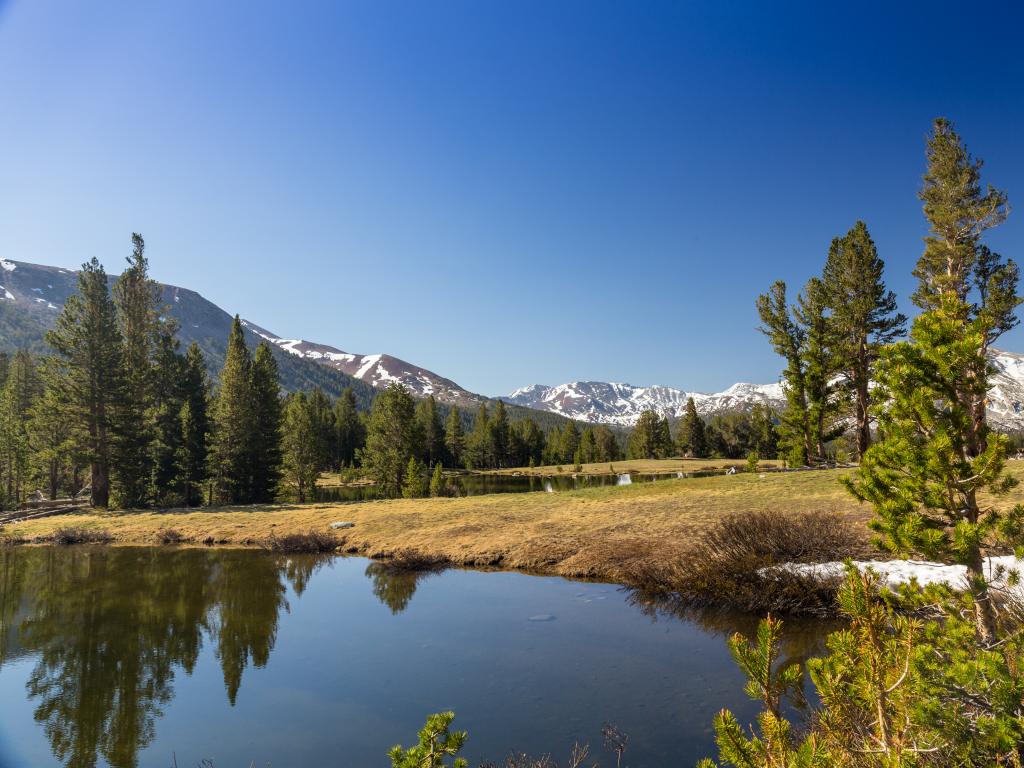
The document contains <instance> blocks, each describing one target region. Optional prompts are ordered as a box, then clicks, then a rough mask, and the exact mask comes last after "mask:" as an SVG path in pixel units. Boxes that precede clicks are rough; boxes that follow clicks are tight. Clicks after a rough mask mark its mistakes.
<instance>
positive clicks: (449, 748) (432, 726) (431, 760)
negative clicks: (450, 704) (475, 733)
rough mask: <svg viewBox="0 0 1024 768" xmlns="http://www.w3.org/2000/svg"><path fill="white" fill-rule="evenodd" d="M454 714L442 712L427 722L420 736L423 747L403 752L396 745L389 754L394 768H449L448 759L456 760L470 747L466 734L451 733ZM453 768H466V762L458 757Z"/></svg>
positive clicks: (420, 745)
mask: <svg viewBox="0 0 1024 768" xmlns="http://www.w3.org/2000/svg"><path fill="white" fill-rule="evenodd" d="M454 719H455V713H454V712H439V713H438V714H436V715H430V717H428V718H427V723H426V725H424V726H423V729H422V730H421V731H420V732H419V744H417V745H416V746H413V747H409V749H402V746H401V745H400V744H396V745H395V746H394V747H392V748H391V751H390V752H388V757H389V758H391V768H445V765H446V764H445V758H446V757H455V756H456V755H457V754H458V753H459V750H461V749H462V747H463V746H464V745H465V743H466V732H465V731H450V730H449V729H450V728H451V724H452V720H454ZM451 765H452V768H466V766H467V765H468V763H467V762H466V760H465V759H464V758H461V757H456V758H455V760H454V761H453V762H452V764H451Z"/></svg>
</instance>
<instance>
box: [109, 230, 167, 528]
mask: <svg viewBox="0 0 1024 768" xmlns="http://www.w3.org/2000/svg"><path fill="white" fill-rule="evenodd" d="M145 248H146V244H145V242H144V241H143V239H142V236H141V235H140V234H138V233H137V232H136V233H133V234H132V255H131V256H129V257H128V268H127V269H125V271H124V272H123V273H122V274H121V276H120V277H119V278H118V279H117V281H116V282H115V283H114V292H113V296H114V304H115V306H116V307H117V320H118V327H119V328H120V331H121V343H122V348H123V351H122V353H121V365H122V379H123V382H124V385H123V390H122V392H123V397H122V398H121V399H120V400H119V402H118V405H119V407H118V408H117V411H116V414H115V418H116V421H115V426H116V432H117V441H116V443H115V448H116V454H115V455H116V462H115V469H116V471H115V472H114V478H113V480H114V486H115V488H116V490H117V497H118V501H119V503H120V504H121V505H122V506H123V507H126V508H130V507H145V506H148V504H149V500H150V483H151V481H152V471H153V452H152V449H151V444H152V441H153V437H154V429H153V424H152V415H153V414H152V407H153V396H154V393H153V389H154V385H155V383H156V373H155V367H154V363H155V354H156V345H157V339H158V335H159V333H160V313H159V306H160V289H159V287H158V286H157V284H156V282H155V281H154V280H152V279H150V277H149V262H148V261H147V259H146V255H145Z"/></svg>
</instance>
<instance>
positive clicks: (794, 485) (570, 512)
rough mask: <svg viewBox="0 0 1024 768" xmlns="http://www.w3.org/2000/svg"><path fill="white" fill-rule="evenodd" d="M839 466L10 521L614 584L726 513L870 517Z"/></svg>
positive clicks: (47, 529) (29, 533)
mask: <svg viewBox="0 0 1024 768" xmlns="http://www.w3.org/2000/svg"><path fill="white" fill-rule="evenodd" d="M839 475H840V471H821V472H793V473H778V474H775V473H771V474H767V475H765V476H764V478H763V479H761V478H760V477H759V476H758V475H750V474H745V473H744V474H737V475H732V476H719V477H708V478H692V479H682V480H666V481H662V482H659V483H643V484H635V485H629V486H621V487H606V488H593V489H586V490H580V491H572V492H563V493H518V494H501V495H491V496H473V497H464V498H455V499H447V498H439V499H412V500H406V499H396V500H388V501H370V502H360V503H340V504H339V503H331V504H303V505H299V504H278V505H272V506H256V507H220V508H211V509H202V510H192V511H190V510H170V511H160V512H107V513H103V512H97V513H90V514H82V515H67V516H60V517H54V518H44V519H41V520H34V521H29V522H25V523H21V524H18V525H14V526H9V527H8V528H7V529H6V530H5V533H6V534H7V535H16V536H19V537H25V538H35V537H41V536H46V535H49V534H52V533H53V532H54V531H56V530H58V529H60V528H63V527H76V528H85V529H90V528H92V529H97V530H98V529H103V530H106V531H108V532H109V533H110V534H111V536H112V537H113V539H114V541H115V543H131V544H153V543H157V542H159V541H162V539H163V538H165V537H164V531H165V530H166V529H173V530H174V531H176V532H177V533H178V534H179V535H180V536H181V537H182V538H183V539H184V540H186V541H191V542H195V543H201V542H204V541H208V540H212V541H213V542H215V543H218V544H234V545H252V544H258V543H261V542H263V541H265V540H267V539H270V538H272V537H278V538H279V537H282V536H285V535H289V534H295V533H302V532H306V531H309V530H311V529H315V530H325V529H327V527H328V526H329V525H330V523H331V522H333V521H351V522H353V523H355V525H354V527H352V528H350V529H345V530H341V531H338V535H339V538H343V539H344V541H343V545H344V547H345V549H347V550H349V551H354V552H359V553H362V554H366V555H369V556H371V557H382V556H385V557H386V556H388V555H389V554H391V553H394V552H397V551H400V550H415V551H417V552H421V553H424V554H427V555H431V556H441V557H444V558H446V559H447V560H449V561H451V562H452V563H455V564H464V565H500V566H502V567H507V568H522V569H531V570H540V571H546V572H551V573H558V574H563V575H572V576H594V577H603V578H610V579H612V580H616V579H617V578H618V577H619V575H620V574H621V572H622V571H623V569H624V568H625V567H628V566H629V565H630V561H636V560H645V559H651V558H655V559H656V558H668V557H672V556H674V555H676V554H678V552H679V551H681V550H682V549H683V548H684V547H685V546H687V545H688V544H689V543H690V542H691V541H692V540H693V539H694V537H696V536H698V535H699V534H700V532H701V531H702V530H703V529H704V528H705V527H706V526H707V524H708V523H709V522H711V521H713V520H715V519H716V518H719V517H721V516H723V515H725V514H727V513H733V512H744V511H756V510H774V509H779V508H784V509H786V510H789V511H793V512H807V511H818V510H823V509H824V510H839V511H843V512H844V513H847V514H849V515H850V516H852V517H854V518H856V519H864V520H866V519H867V516H868V510H867V508H865V507H862V506H859V505H857V504H856V503H854V502H853V501H852V500H851V499H850V498H849V497H848V496H847V494H846V493H845V491H844V490H843V489H842V488H841V487H840V485H839V482H838V478H839Z"/></svg>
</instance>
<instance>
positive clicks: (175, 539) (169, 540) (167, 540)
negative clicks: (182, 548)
mask: <svg viewBox="0 0 1024 768" xmlns="http://www.w3.org/2000/svg"><path fill="white" fill-rule="evenodd" d="M157 540H158V541H159V542H160V543H161V544H184V543H186V542H188V541H191V539H189V538H188V537H187V536H185V534H183V533H182V532H181V531H179V530H178V529H177V528H163V529H161V530H160V531H159V532H158V533H157Z"/></svg>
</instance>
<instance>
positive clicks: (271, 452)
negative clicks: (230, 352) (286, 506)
mask: <svg viewBox="0 0 1024 768" xmlns="http://www.w3.org/2000/svg"><path fill="white" fill-rule="evenodd" d="M250 387H251V392H252V407H253V417H254V418H253V435H254V438H255V439H254V442H253V443H252V448H251V457H252V459H251V466H252V500H253V501H254V502H256V503H257V504H265V503H268V502H271V501H273V500H274V497H275V496H276V494H277V486H278V483H279V482H280V480H281V383H280V380H279V377H278V372H277V361H276V360H275V359H274V353H273V352H272V351H271V349H270V345H269V344H268V343H267V342H266V341H261V342H260V344H259V346H258V347H256V355H255V356H254V357H253V363H252V380H251V384H250Z"/></svg>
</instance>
